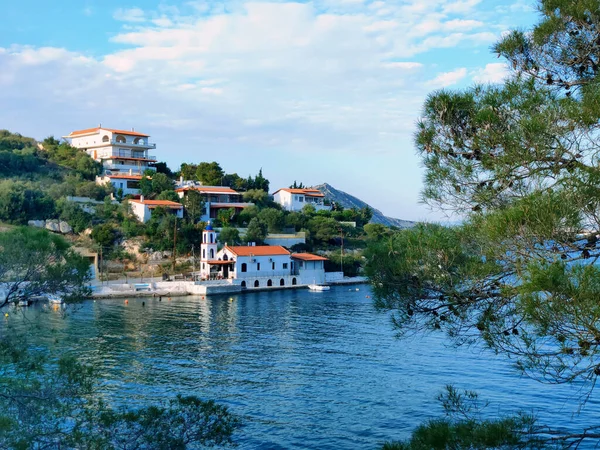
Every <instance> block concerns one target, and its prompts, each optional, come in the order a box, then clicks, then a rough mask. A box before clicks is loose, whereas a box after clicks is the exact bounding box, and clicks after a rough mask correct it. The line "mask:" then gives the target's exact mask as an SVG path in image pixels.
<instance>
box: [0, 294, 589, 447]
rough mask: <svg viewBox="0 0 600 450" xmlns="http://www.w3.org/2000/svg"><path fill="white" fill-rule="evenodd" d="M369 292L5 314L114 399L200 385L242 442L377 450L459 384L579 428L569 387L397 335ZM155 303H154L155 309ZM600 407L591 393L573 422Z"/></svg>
mask: <svg viewBox="0 0 600 450" xmlns="http://www.w3.org/2000/svg"><path fill="white" fill-rule="evenodd" d="M367 295H369V292H368V291H367V290H366V288H364V287H361V288H360V291H355V290H349V289H348V288H341V287H340V288H336V289H332V290H331V291H329V292H327V293H319V294H314V293H310V292H308V291H302V290H296V291H274V292H261V293H250V294H244V295H235V296H231V295H227V296H222V297H206V298H202V297H182V298H175V297H173V298H172V299H171V300H169V299H168V298H166V297H163V298H162V299H159V298H152V297H149V298H140V299H129V302H128V303H125V302H124V301H123V300H106V301H104V300H103V301H97V302H91V301H90V302H84V303H83V304H82V305H81V306H79V307H78V308H76V309H75V310H74V311H73V312H72V313H70V314H67V316H66V317H64V316H63V314H62V313H61V312H60V311H52V310H42V309H41V308H38V307H36V308H28V309H27V312H26V318H27V320H23V318H21V319H19V318H18V317H17V316H16V315H15V316H11V317H10V318H9V319H8V320H7V321H4V322H2V324H1V325H0V329H6V328H7V327H9V326H10V327H16V328H27V331H28V333H29V334H30V335H32V336H33V338H34V339H35V340H36V341H37V342H39V343H43V344H45V345H48V346H53V347H57V348H61V349H70V350H73V351H76V352H77V353H78V354H79V355H81V356H82V358H84V359H85V360H86V361H87V362H89V363H91V364H94V365H95V366H96V367H97V369H98V370H99V371H100V374H101V376H102V377H103V379H104V380H105V384H106V395H107V398H108V399H110V400H111V401H114V402H117V403H119V402H127V404H129V405H132V404H135V402H136V401H137V402H147V401H156V400H158V399H161V398H164V397H168V396H172V395H175V394H176V393H184V394H185V393H189V394H195V395H199V396H201V397H204V398H214V399H217V400H218V401H220V402H222V403H225V404H227V405H229V406H230V407H231V408H232V409H233V411H234V412H236V413H238V414H239V415H241V416H243V419H244V422H245V426H244V428H243V430H242V431H241V432H240V434H239V438H238V439H239V443H240V447H241V448H244V449H245V448H247V449H255V448H264V449H267V448H268V449H275V448H320V449H328V448H331V449H334V448H335V449H355V448H374V447H376V445H377V444H378V443H380V442H382V441H383V440H385V439H388V438H402V437H406V436H407V435H408V433H409V432H410V430H411V429H413V428H414V427H415V426H416V425H417V424H418V423H420V422H421V421H422V420H424V419H426V418H430V417H432V416H435V415H438V414H440V413H441V409H440V408H439V406H438V405H437V403H436V402H435V396H436V394H437V393H439V392H440V390H441V389H442V388H443V386H444V385H445V384H447V383H449V382H453V383H457V384H459V385H460V386H462V387H465V388H468V389H475V390H478V391H479V392H480V394H481V395H482V397H484V398H487V399H489V400H491V401H492V402H493V404H494V405H497V406H495V407H494V408H493V410H491V411H490V413H491V414H494V413H496V412H497V411H498V410H497V409H496V408H497V407H499V406H503V405H504V406H506V407H507V408H510V410H512V408H519V407H521V408H526V409H528V410H531V408H535V410H536V412H537V413H538V415H539V416H540V417H541V419H542V420H544V421H545V422H549V423H554V424H560V423H562V422H565V424H567V425H568V422H569V421H568V418H569V417H570V416H571V414H572V412H573V410H574V408H573V406H572V405H573V403H572V402H571V400H570V398H571V397H572V395H574V392H573V390H572V389H571V388H569V387H567V386H561V387H555V386H543V385H540V384H538V383H535V382H532V381H531V380H525V379H520V378H519V377H518V376H517V375H516V374H515V372H514V371H513V370H512V368H511V367H510V365H509V363H508V362H506V361H503V360H501V359H499V358H496V357H494V356H492V355H489V354H488V353H485V352H481V351H475V350H472V349H471V350H469V349H460V350H455V349H452V348H448V347H446V346H445V342H444V340H443V339H442V338H441V337H439V336H426V337H420V338H418V339H409V340H402V341H399V340H396V339H394V338H393V332H392V330H391V327H390V323H389V321H388V318H387V316H385V315H383V314H378V313H376V312H375V311H374V309H373V307H372V305H371V300H370V299H368V298H366V296H367ZM143 303H144V304H143ZM597 412H598V403H597V402H596V401H595V399H592V400H591V401H590V403H589V404H588V405H587V407H586V410H585V412H584V415H583V416H578V417H575V418H574V419H573V420H572V421H571V422H572V423H571V425H572V426H579V425H581V424H582V423H585V421H586V420H588V419H589V418H590V417H593V416H594V414H595V413H597Z"/></svg>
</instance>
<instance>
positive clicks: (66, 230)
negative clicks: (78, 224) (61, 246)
mask: <svg viewBox="0 0 600 450" xmlns="http://www.w3.org/2000/svg"><path fill="white" fill-rule="evenodd" d="M58 228H59V230H60V232H61V233H62V234H71V233H73V228H71V225H69V224H68V223H67V222H65V221H63V220H61V221H60V223H59V224H58Z"/></svg>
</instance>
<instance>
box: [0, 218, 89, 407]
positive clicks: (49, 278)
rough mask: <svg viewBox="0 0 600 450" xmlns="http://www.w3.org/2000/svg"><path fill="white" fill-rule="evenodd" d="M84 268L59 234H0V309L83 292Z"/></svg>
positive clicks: (18, 230)
mask: <svg viewBox="0 0 600 450" xmlns="http://www.w3.org/2000/svg"><path fill="white" fill-rule="evenodd" d="M88 271H89V262H88V261H87V260H86V259H85V258H83V257H81V256H79V255H78V254H76V253H75V252H73V251H72V250H71V249H70V248H69V245H68V243H67V242H65V240H64V239H63V238H62V237H61V236H58V235H55V234H50V233H48V232H47V231H46V230H40V229H36V228H29V227H18V228H15V229H14V230H11V231H7V232H3V233H0V283H4V288H5V296H4V298H1V299H0V308H1V307H3V306H6V305H7V304H8V303H12V302H19V301H20V300H23V299H26V298H31V297H35V296H38V295H43V294H51V293H57V292H59V293H62V294H64V295H67V296H72V297H80V296H82V295H87V294H88V290H87V288H86V287H85V285H86V283H87V282H88V281H89V273H88ZM0 397H1V396H0Z"/></svg>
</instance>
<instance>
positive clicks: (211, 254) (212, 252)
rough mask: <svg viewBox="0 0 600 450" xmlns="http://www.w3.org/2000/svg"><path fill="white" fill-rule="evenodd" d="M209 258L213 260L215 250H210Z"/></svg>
mask: <svg viewBox="0 0 600 450" xmlns="http://www.w3.org/2000/svg"><path fill="white" fill-rule="evenodd" d="M210 257H211V259H214V257H215V249H214V248H211V249H210Z"/></svg>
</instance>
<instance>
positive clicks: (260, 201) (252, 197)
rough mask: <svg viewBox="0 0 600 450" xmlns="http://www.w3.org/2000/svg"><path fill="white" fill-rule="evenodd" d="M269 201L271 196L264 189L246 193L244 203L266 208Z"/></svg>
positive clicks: (251, 190)
mask: <svg viewBox="0 0 600 450" xmlns="http://www.w3.org/2000/svg"><path fill="white" fill-rule="evenodd" d="M268 200H269V194H268V193H267V191H263V190H262V189H250V190H249V191H246V192H244V201H245V202H248V203H254V204H255V205H257V206H264V205H265V204H266V203H267V201H268Z"/></svg>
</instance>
